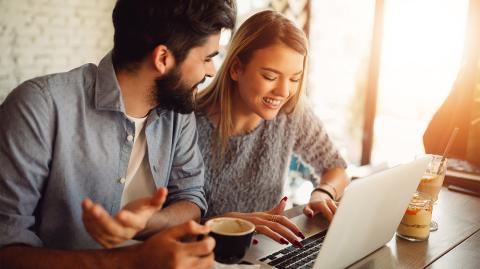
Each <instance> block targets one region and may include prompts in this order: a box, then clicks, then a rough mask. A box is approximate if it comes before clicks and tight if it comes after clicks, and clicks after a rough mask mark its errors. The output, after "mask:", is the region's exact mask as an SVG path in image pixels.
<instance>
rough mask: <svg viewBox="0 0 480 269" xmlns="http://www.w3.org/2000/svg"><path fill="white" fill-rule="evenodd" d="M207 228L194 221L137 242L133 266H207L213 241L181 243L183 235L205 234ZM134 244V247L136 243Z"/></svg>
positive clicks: (195, 268)
mask: <svg viewBox="0 0 480 269" xmlns="http://www.w3.org/2000/svg"><path fill="white" fill-rule="evenodd" d="M209 231H210V230H209V228H208V227H206V226H203V225H200V224H198V223H196V222H194V221H192V220H191V221H189V222H187V223H184V224H182V225H179V226H174V227H172V228H169V229H166V230H164V231H162V232H159V233H157V234H155V235H153V236H151V237H150V238H149V239H147V241H145V242H144V243H143V244H140V245H138V252H136V253H137V255H138V256H137V263H136V266H135V267H134V268H146V269H149V268H166V269H173V268H175V269H208V268H212V266H213V263H214V254H213V249H214V247H215V240H214V239H213V238H211V237H209V236H206V237H204V238H203V239H202V240H201V241H194V242H182V241H181V240H182V239H183V238H187V237H192V236H194V237H196V236H198V235H206V234H208V232H209ZM136 247H137V246H136Z"/></svg>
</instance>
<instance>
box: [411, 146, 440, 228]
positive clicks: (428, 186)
mask: <svg viewBox="0 0 480 269" xmlns="http://www.w3.org/2000/svg"><path fill="white" fill-rule="evenodd" d="M446 170H447V159H446V158H443V157H442V156H440V155H433V156H432V160H431V161H430V163H429V164H428V167H427V170H426V171H425V173H424V174H423V177H422V179H421V180H420V184H419V185H418V188H417V191H418V192H423V193H428V194H429V195H430V196H431V197H432V201H433V202H434V203H435V202H436V201H437V200H438V193H439V192H440V190H441V189H442V185H443V180H444V179H445V172H446ZM436 230H438V223H437V222H435V221H432V223H431V224H430V231H432V232H433V231H436Z"/></svg>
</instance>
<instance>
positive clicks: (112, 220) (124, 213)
mask: <svg viewBox="0 0 480 269" xmlns="http://www.w3.org/2000/svg"><path fill="white" fill-rule="evenodd" d="M167 192H168V191H167V189H166V188H160V189H158V190H157V192H156V193H155V194H154V195H153V196H152V197H150V198H142V199H138V200H135V201H133V202H131V203H129V204H127V205H126V206H125V207H124V208H122V209H121V210H120V211H119V212H118V213H117V214H116V215H115V216H113V217H112V216H110V215H109V214H108V212H107V211H106V210H105V209H104V208H103V207H102V206H101V205H99V204H95V203H93V202H92V201H91V200H90V199H88V198H87V199H85V200H83V202H82V209H83V214H82V220H83V224H84V225H85V228H86V229H87V231H88V233H89V234H90V236H92V238H93V239H95V241H97V242H98V243H99V244H101V245H102V246H103V247H105V248H111V247H113V246H116V245H118V244H120V243H122V242H124V241H125V240H129V239H132V238H133V237H134V236H135V235H136V234H137V233H138V232H139V231H141V230H143V229H144V228H145V226H146V225H147V222H148V220H149V219H150V217H151V216H152V215H153V214H154V213H155V212H157V211H159V210H160V209H162V206H163V203H164V202H165V200H166V198H167Z"/></svg>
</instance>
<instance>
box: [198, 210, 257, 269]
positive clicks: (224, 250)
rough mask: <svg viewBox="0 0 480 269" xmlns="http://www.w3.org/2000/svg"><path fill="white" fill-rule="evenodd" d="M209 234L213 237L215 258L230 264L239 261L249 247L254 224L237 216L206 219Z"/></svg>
mask: <svg viewBox="0 0 480 269" xmlns="http://www.w3.org/2000/svg"><path fill="white" fill-rule="evenodd" d="M205 225H206V226H208V227H209V228H210V233H209V235H210V236H211V237H213V238H214V239H215V242H216V244H215V249H214V253H215V260H216V261H217V262H220V263H226V264H232V263H238V262H240V261H241V260H242V259H243V257H244V256H245V253H246V252H247V249H248V248H249V247H250V243H251V241H252V236H253V233H254V231H255V225H254V224H253V223H251V222H250V221H247V220H243V219H239V218H229V217H222V218H215V219H211V220H209V221H207V222H206V223H205Z"/></svg>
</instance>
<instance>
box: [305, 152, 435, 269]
mask: <svg viewBox="0 0 480 269" xmlns="http://www.w3.org/2000/svg"><path fill="white" fill-rule="evenodd" d="M430 160H431V157H430V156H427V157H422V158H420V159H416V160H415V161H413V162H410V163H407V164H402V165H399V166H396V167H393V168H391V169H388V170H385V171H382V172H379V173H376V174H373V175H370V176H367V177H365V178H362V179H358V180H355V181H353V182H352V183H351V184H350V185H349V186H348V187H347V189H346V190H345V193H344V195H343V197H342V200H341V202H340V205H339V207H338V209H337V212H336V213H335V216H334V218H333V221H332V223H331V224H330V227H329V230H328V233H327V236H326V238H325V241H324V243H323V246H322V248H321V249H320V253H319V255H318V257H317V260H316V262H315V265H314V268H315V269H318V268H344V267H347V266H349V265H351V264H352V263H354V262H356V261H358V260H359V259H361V258H363V257H365V256H366V255H368V254H370V253H371V252H373V251H375V250H377V249H378V248H380V247H382V246H383V245H385V244H386V243H387V242H388V241H390V240H391V239H392V236H393V235H394V233H395V230H396V229H397V226H398V224H399V223H400V221H401V219H402V217H403V214H404V212H405V210H406V208H407V206H408V203H409V201H410V199H411V198H412V195H413V194H414V193H415V190H416V189H417V186H418V184H419V183H420V179H421V177H422V175H423V173H424V172H425V170H426V168H427V164H428V162H429V161H430Z"/></svg>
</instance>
